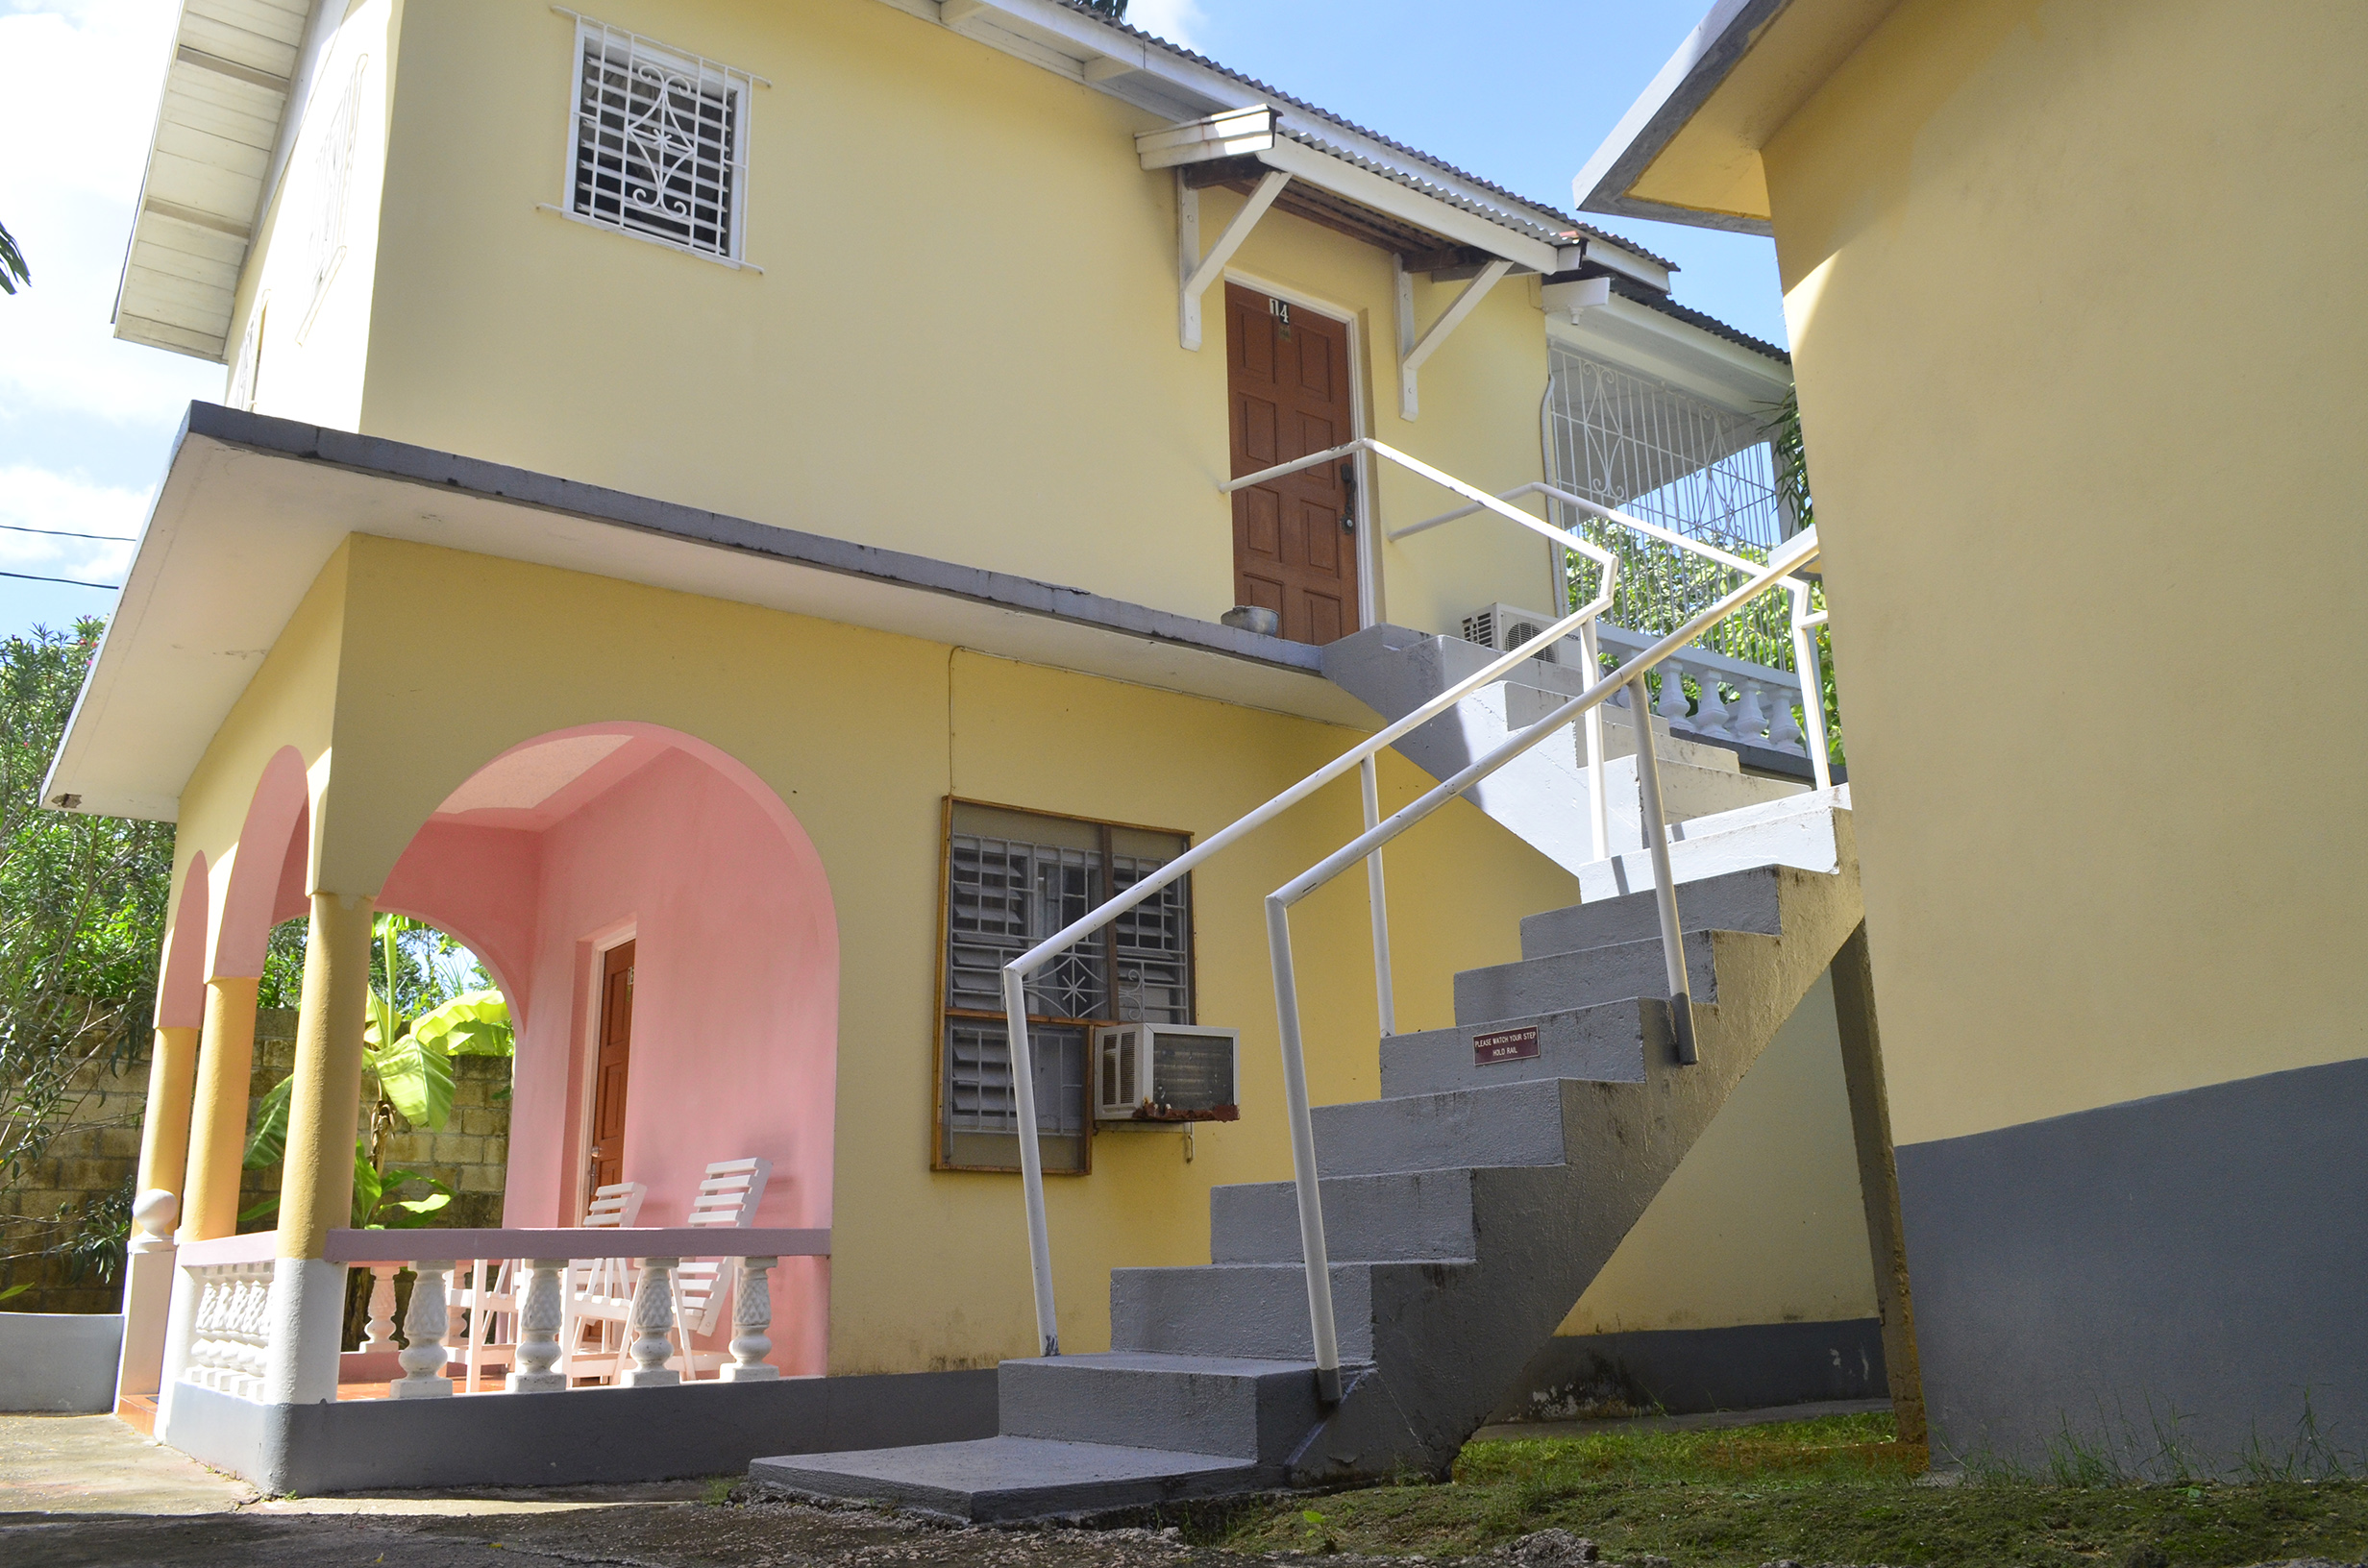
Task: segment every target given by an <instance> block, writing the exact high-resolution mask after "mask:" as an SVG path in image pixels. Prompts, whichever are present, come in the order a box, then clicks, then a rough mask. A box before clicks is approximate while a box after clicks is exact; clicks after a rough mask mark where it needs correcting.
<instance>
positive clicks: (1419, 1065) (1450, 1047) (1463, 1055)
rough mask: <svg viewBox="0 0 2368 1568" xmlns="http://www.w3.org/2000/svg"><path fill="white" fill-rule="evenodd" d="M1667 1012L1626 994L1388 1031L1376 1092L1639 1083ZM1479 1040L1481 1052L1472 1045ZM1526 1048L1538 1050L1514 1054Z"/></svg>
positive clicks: (1657, 1001)
mask: <svg viewBox="0 0 2368 1568" xmlns="http://www.w3.org/2000/svg"><path fill="white" fill-rule="evenodd" d="M1656 945H1658V943H1657V942H1656ZM1655 989H1656V990H1657V989H1659V988H1655ZM1668 1016H1669V1015H1668V1007H1667V1005H1666V1003H1665V1001H1664V1000H1663V999H1661V998H1659V997H1657V996H1656V997H1639V996H1627V997H1622V998H1621V999H1620V1000H1618V1001H1616V1002H1602V1003H1598V1004H1597V1005H1595V1006H1593V1007H1581V1008H1570V1009H1566V1010H1564V1011H1562V1012H1557V1013H1540V1014H1534V1015H1532V1016H1530V1017H1517V1018H1496V1019H1492V1020H1490V1021H1489V1022H1486V1023H1459V1024H1457V1025H1456V1026H1455V1027H1454V1028H1452V1029H1425V1030H1421V1031H1418V1032H1417V1033H1414V1034H1408V1035H1393V1036H1391V1037H1390V1038H1389V1039H1387V1040H1385V1041H1382V1042H1381V1091H1382V1093H1383V1094H1385V1095H1404V1094H1431V1093H1439V1092H1442V1091H1445V1090H1459V1089H1488V1088H1494V1087H1496V1086H1499V1085H1502V1084H1509V1083H1517V1082H1519V1081H1522V1080H1525V1079H1533V1078H1584V1079H1587V1080H1590V1081H1591V1082H1594V1083H1616V1084H1635V1083H1641V1082H1643V1080H1644V1053H1645V1051H1646V1050H1647V1049H1649V1048H1650V1047H1651V1045H1652V1044H1653V1043H1654V1042H1657V1041H1661V1040H1662V1039H1664V1038H1665V1035H1666V1034H1667V1028H1668ZM1529 1030H1535V1031H1537V1038H1536V1039H1535V1040H1534V1041H1525V1040H1523V1039H1522V1038H1521V1036H1522V1035H1523V1034H1524V1033H1525V1032H1526V1031H1529ZM1483 1040H1485V1041H1487V1045H1488V1048H1487V1050H1485V1051H1483V1050H1481V1049H1480V1048H1479V1047H1478V1045H1476V1044H1475V1041H1483ZM1525 1050H1534V1051H1535V1053H1536V1054H1535V1055H1532V1056H1527V1057H1524V1056H1522V1055H1520V1054H1519V1053H1520V1052H1522V1051H1525ZM1484 1057H1485V1058H1486V1059H1487V1060H1486V1061H1484V1060H1483V1058H1484Z"/></svg>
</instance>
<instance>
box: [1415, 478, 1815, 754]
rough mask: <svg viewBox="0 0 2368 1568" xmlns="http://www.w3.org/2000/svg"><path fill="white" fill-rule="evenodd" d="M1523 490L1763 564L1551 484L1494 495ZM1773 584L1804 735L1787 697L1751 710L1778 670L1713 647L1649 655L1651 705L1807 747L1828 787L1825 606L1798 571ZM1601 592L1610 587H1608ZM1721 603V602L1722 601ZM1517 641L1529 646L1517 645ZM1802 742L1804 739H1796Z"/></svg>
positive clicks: (1536, 523)
mask: <svg viewBox="0 0 2368 1568" xmlns="http://www.w3.org/2000/svg"><path fill="white" fill-rule="evenodd" d="M1525 496H1544V497H1545V498H1546V499H1548V500H1549V501H1559V502H1562V503H1563V504H1564V505H1566V506H1575V507H1577V508H1578V509H1579V510H1581V511H1583V512H1589V513H1591V514H1592V515H1594V516H1596V517H1599V518H1601V519H1603V520H1604V521H1605V522H1607V523H1613V524H1617V525H1618V526H1619V527H1624V528H1629V529H1632V530H1634V531H1635V532H1637V533H1640V534H1642V535H1644V536H1645V537H1646V538H1648V539H1657V540H1659V541H1660V542H1661V543H1663V544H1665V545H1671V546H1674V547H1676V548H1677V549H1679V550H1682V551H1687V552H1688V553H1690V554H1693V555H1699V556H1701V557H1702V558H1703V559H1705V560H1709V561H1714V562H1716V563H1717V564H1718V565H1720V566H1723V567H1725V568H1727V569H1728V570H1729V571H1732V572H1739V573H1741V574H1743V576H1746V577H1749V576H1752V575H1753V574H1755V573H1759V572H1761V571H1763V570H1764V563H1762V562H1759V561H1754V560H1751V559H1749V558H1747V557H1745V556H1741V555H1738V554H1736V553H1734V552H1733V551H1725V550H1721V549H1719V548H1718V547H1717V546H1716V545H1711V544H1705V543H1704V542H1703V541H1701V540H1699V539H1696V538H1694V537H1692V536H1691V535H1690V534H1684V533H1680V532H1678V531H1677V530H1676V529H1675V528H1667V527H1662V526H1661V525H1660V524H1658V523H1648V522H1646V521H1645V520H1644V519H1643V518H1640V517H1631V516H1630V515H1629V514H1628V513H1626V512H1622V511H1616V510H1615V509H1613V508H1612V507H1609V506H1603V505H1599V504H1597V503H1596V502H1591V501H1589V500H1588V499H1587V498H1586V497H1584V496H1574V495H1572V494H1571V493H1570V492H1569V491H1567V490H1565V489H1562V488H1561V487H1560V486H1557V485H1551V484H1523V485H1517V486H1515V487H1514V488H1513V489H1511V490H1506V491H1502V492H1500V493H1499V494H1498V495H1497V496H1496V498H1495V499H1496V500H1497V501H1499V502H1514V501H1518V500H1520V499H1521V498H1523V497H1525ZM1490 509H1491V510H1492V511H1498V512H1502V510H1503V508H1502V507H1492V508H1490ZM1479 510H1481V508H1480V507H1479V506H1478V505H1473V504H1468V505H1463V506H1458V507H1456V508H1455V509H1454V510H1452V511H1446V512H1442V513H1440V514H1439V515H1438V516H1437V517H1426V518H1424V519H1423V520H1422V521H1421V522H1419V523H1410V524H1408V525H1407V526H1406V527H1402V528H1398V529H1396V530H1395V531H1394V532H1393V533H1391V535H1390V538H1391V540H1392V541H1393V542H1395V541H1396V540H1399V539H1404V538H1407V537H1409V536H1411V535H1414V534H1418V533H1421V532H1423V531H1425V530H1426V529H1430V528H1436V527H1440V526H1441V525H1442V524H1445V523H1453V522H1455V521H1456V520H1457V519H1459V518H1466V517H1469V516H1471V515H1472V514H1473V513H1474V512H1477V511H1479ZM1512 515H1514V516H1515V517H1517V518H1518V519H1519V520H1520V522H1521V526H1522V527H1526V528H1528V529H1530V530H1531V531H1532V532H1534V533H1539V534H1542V535H1544V536H1545V537H1546V538H1547V539H1550V540H1552V541H1553V542H1554V543H1556V544H1558V545H1562V546H1564V547H1566V548H1570V549H1576V548H1577V546H1578V543H1579V538H1578V536H1577V535H1576V534H1572V533H1567V532H1565V531H1564V530H1563V529H1561V528H1558V527H1554V526H1553V525H1552V524H1550V523H1547V522H1544V521H1542V519H1539V518H1534V517H1531V516H1530V515H1529V514H1528V513H1526V512H1516V513H1514V514H1512ZM1788 543H1789V542H1788ZM1785 549H1786V547H1785V546H1779V547H1778V548H1777V551H1776V552H1777V553H1778V554H1782V553H1784V551H1785ZM1587 553H1588V554H1589V558H1590V559H1592V558H1593V552H1592V551H1589V552H1587ZM1779 585H1780V586H1782V587H1783V588H1784V590H1785V592H1786V593H1787V594H1788V595H1789V596H1790V598H1791V600H1792V660H1793V670H1792V676H1791V680H1792V683H1793V684H1795V685H1797V686H1798V687H1799V689H1800V703H1801V717H1802V719H1803V721H1804V722H1805V723H1806V724H1807V726H1808V731H1807V734H1806V736H1804V735H1803V734H1802V733H1801V731H1800V730H1799V729H1797V728H1795V727H1794V725H1793V722H1792V704H1791V703H1790V702H1785V701H1780V702H1779V704H1778V706H1777V710H1776V712H1775V713H1773V714H1755V713H1753V711H1752V709H1753V708H1754V707H1755V706H1756V705H1757V704H1758V699H1759V693H1760V689H1761V687H1762V686H1763V685H1765V686H1767V687H1769V688H1771V689H1772V688H1773V687H1774V686H1775V685H1777V684H1778V683H1779V682H1782V681H1784V680H1785V678H1786V677H1785V675H1784V674H1783V673H1782V672H1780V671H1775V670H1769V669H1765V668H1764V667H1762V666H1759V665H1753V664H1748V663H1746V662H1744V661H1743V660H1741V659H1738V658H1734V657H1732V656H1730V655H1728V654H1724V653H1717V652H1713V651H1711V650H1709V649H1694V648H1688V649H1685V650H1684V651H1683V652H1682V653H1670V654H1666V655H1664V657H1663V658H1662V659H1660V660H1658V661H1656V662H1657V663H1658V664H1659V666H1660V669H1661V672H1662V680H1661V700H1660V702H1659V703H1658V704H1656V705H1655V707H1654V709H1653V711H1654V712H1655V713H1657V714H1659V715H1661V717H1663V718H1664V719H1666V720H1668V721H1669V727H1670V728H1671V729H1690V730H1692V731H1694V732H1695V733H1696V734H1700V735H1703V736H1705V737H1707V738H1710V739H1714V740H1739V741H1748V742H1752V743H1754V744H1757V743H1758V742H1759V740H1760V738H1761V736H1762V735H1763V734H1764V735H1765V736H1766V739H1767V743H1768V745H1769V746H1770V747H1771V748H1773V749H1775V750H1779V751H1791V752H1794V753H1796V754H1797V753H1798V752H1800V751H1802V750H1806V751H1807V752H1808V754H1809V767H1810V772H1811V773H1812V775H1813V777H1814V778H1815V780H1816V787H1817V788H1818V789H1821V790H1828V789H1832V788H1833V787H1834V777H1833V771H1832V765H1831V764H1830V763H1829V762H1828V760H1827V756H1826V749H1827V746H1826V715H1825V683H1824V679H1823V676H1822V674H1821V673H1820V671H1819V668H1818V663H1817V632H1816V628H1817V627H1819V626H1821V625H1825V622H1826V613H1825V612H1824V611H1823V610H1818V611H1815V612H1814V613H1812V611H1811V609H1810V607H1809V584H1808V583H1806V582H1804V581H1802V580H1801V579H1799V578H1798V577H1793V576H1785V577H1783V578H1781V579H1780V583H1779ZM1605 591H1606V592H1609V591H1610V590H1609V589H1608V588H1607V589H1606V590H1605ZM1754 597H1756V595H1755V596H1754ZM1720 602H1721V603H1723V602H1725V601H1724V600H1720ZM1746 602H1748V600H1746ZM1733 613H1734V611H1733V610H1728V611H1727V612H1726V613H1725V614H1721V615H1717V616H1709V615H1708V612H1705V613H1704V615H1698V616H1695V617H1694V618H1692V620H1690V621H1689V622H1688V623H1687V625H1701V626H1702V628H1703V629H1704V630H1708V629H1709V628H1710V627H1712V626H1714V625H1718V624H1719V623H1720V622H1721V621H1724V620H1726V619H1727V617H1728V616H1729V615H1732V614H1733ZM1597 635H1598V637H1599V638H1600V639H1601V640H1602V641H1603V642H1606V643H1610V644H1613V645H1614V646H1615V647H1625V648H1631V649H1636V650H1637V651H1639V652H1641V651H1642V650H1643V649H1647V648H1651V647H1655V646H1657V645H1658V644H1659V643H1660V642H1661V641H1663V640H1664V639H1661V638H1657V637H1656V636H1655V635H1654V634H1653V633H1651V632H1642V631H1631V630H1628V629H1627V628H1625V627H1620V626H1612V625H1606V626H1603V627H1601V628H1600V629H1599V630H1598V632H1597ZM1700 635H1701V632H1700V631H1696V632H1693V633H1692V634H1691V635H1690V637H1689V638H1688V641H1689V642H1691V641H1692V638H1694V637H1699V636H1700ZM1522 646H1523V647H1529V646H1532V645H1530V644H1523V645H1522ZM1589 651H1590V654H1591V655H1592V654H1593V651H1594V650H1593V649H1590V650H1589ZM1598 673H1599V672H1598V667H1597V665H1596V664H1595V663H1594V662H1592V658H1591V662H1590V663H1589V665H1588V667H1587V674H1588V677H1589V678H1590V679H1592V678H1594V676H1595V675H1596V674H1598ZM1685 674H1692V675H1693V677H1694V682H1695V685H1696V687H1697V688H1698V689H1699V691H1700V692H1701V694H1702V701H1701V711H1699V712H1696V713H1692V714H1689V711H1688V705H1687V701H1686V686H1685V681H1684V679H1683V676H1684V675H1685ZM1722 684H1724V685H1728V686H1733V687H1735V688H1736V692H1737V700H1738V703H1739V711H1736V712H1733V713H1731V712H1730V711H1729V710H1728V708H1727V706H1726V701H1725V699H1724V698H1723V697H1721V695H1720V693H1719V687H1720V686H1721V685H1722ZM1804 741H1805V742H1806V745H1804V744H1803V743H1804Z"/></svg>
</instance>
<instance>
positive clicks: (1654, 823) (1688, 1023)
mask: <svg viewBox="0 0 2368 1568" xmlns="http://www.w3.org/2000/svg"><path fill="white" fill-rule="evenodd" d="M1661 678H1662V680H1663V681H1664V682H1671V681H1675V680H1676V679H1677V666H1676V665H1674V664H1670V665H1666V666H1664V667H1663V670H1662V675H1661ZM1703 678H1704V679H1705V680H1708V679H1709V678H1710V677H1709V676H1707V675H1706V676H1704V677H1703ZM1634 692H1635V701H1634V702H1633V704H1632V706H1633V707H1634V708H1635V710H1636V716H1637V784H1638V791H1637V793H1638V794H1639V795H1640V796H1642V797H1643V800H1642V804H1643V807H1644V846H1645V848H1646V849H1648V850H1649V851H1651V853H1652V857H1653V908H1654V910H1655V912H1656V913H1658V914H1659V915H1660V917H1661V960H1662V966H1663V968H1665V969H1666V970H1667V971H1668V977H1669V1027H1670V1030H1671V1031H1672V1033H1674V1034H1675V1035H1676V1037H1677V1059H1678V1061H1679V1062H1681V1063H1684V1064H1686V1065H1688V1066H1691V1065H1692V1064H1693V1062H1694V1061H1695V1060H1696V1053H1695V1050H1694V1040H1693V997H1692V995H1691V994H1690V992H1689V991H1688V989H1687V980H1686V943H1685V938H1684V936H1683V935H1682V934H1681V930H1682V928H1681V927H1680V926H1679V925H1678V923H1677V880H1676V878H1675V877H1674V876H1673V875H1672V874H1671V873H1670V870H1669V826H1668V821H1667V819H1666V817H1665V814H1664V813H1663V811H1662V809H1661V760H1660V758H1659V757H1658V756H1656V755H1655V754H1654V750H1653V715H1652V710H1651V709H1650V708H1649V707H1648V706H1647V705H1646V700H1645V699H1646V697H1647V695H1648V694H1647V693H1646V692H1645V690H1644V673H1643V672H1642V671H1639V672H1638V673H1637V678H1636V685H1635V687H1634Z"/></svg>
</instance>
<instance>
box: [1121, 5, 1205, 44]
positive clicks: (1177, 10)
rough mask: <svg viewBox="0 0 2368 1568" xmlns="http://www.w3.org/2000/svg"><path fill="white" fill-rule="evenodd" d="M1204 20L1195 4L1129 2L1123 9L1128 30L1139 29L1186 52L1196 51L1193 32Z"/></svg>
mask: <svg viewBox="0 0 2368 1568" xmlns="http://www.w3.org/2000/svg"><path fill="white" fill-rule="evenodd" d="M1207 19H1208V18H1207V17H1205V16H1203V15H1202V14H1201V13H1200V5H1199V0H1132V3H1131V4H1129V5H1128V6H1127V8H1126V24H1127V25H1128V26H1129V27H1139V28H1141V29H1143V31H1145V32H1146V33H1149V34H1153V35H1155V36H1157V37H1163V38H1166V39H1167V40H1168V41H1169V42H1170V43H1173V44H1178V45H1181V46H1182V47H1184V48H1186V49H1197V48H1199V47H1200V45H1199V44H1198V43H1196V42H1195V41H1194V36H1193V35H1194V29H1196V28H1197V27H1198V26H1199V25H1200V24H1201V23H1202V22H1204V21H1206V20H1207Z"/></svg>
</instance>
